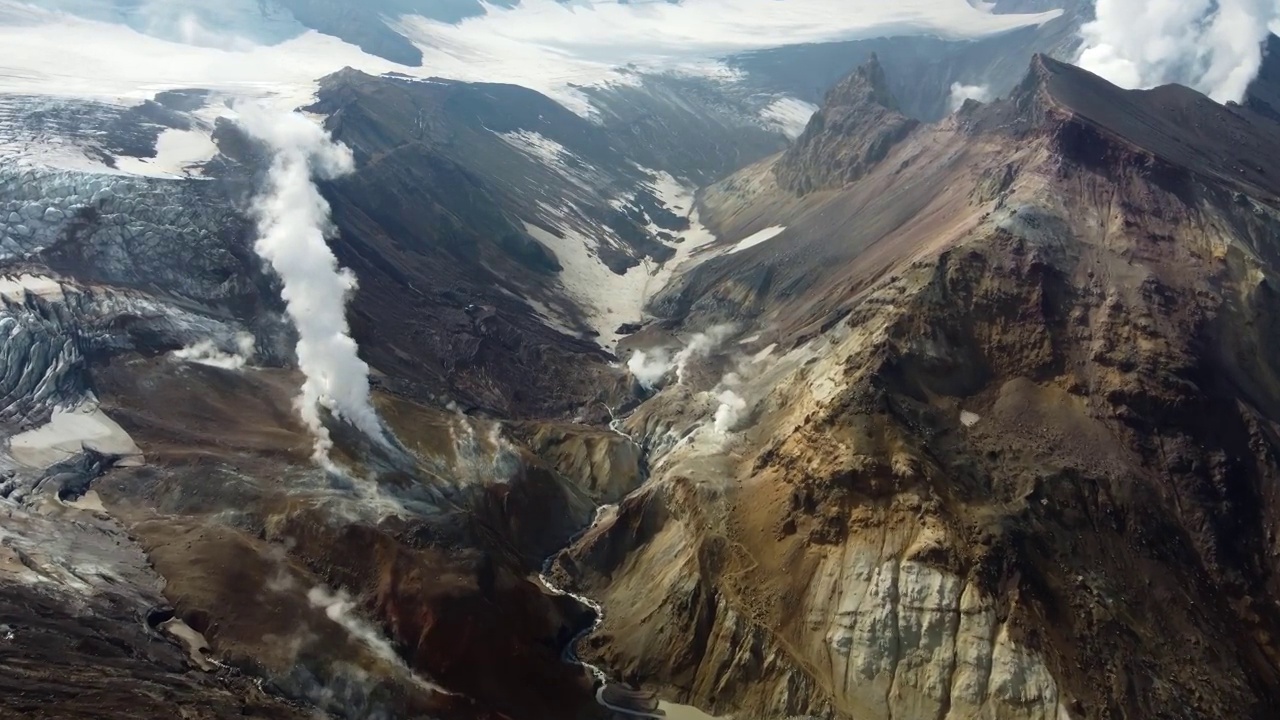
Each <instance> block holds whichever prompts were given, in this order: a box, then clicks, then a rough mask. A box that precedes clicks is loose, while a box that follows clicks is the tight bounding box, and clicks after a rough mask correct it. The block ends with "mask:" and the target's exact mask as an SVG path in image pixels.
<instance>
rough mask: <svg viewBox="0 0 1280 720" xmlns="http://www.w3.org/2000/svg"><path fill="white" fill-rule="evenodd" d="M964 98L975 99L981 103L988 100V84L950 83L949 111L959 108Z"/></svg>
mask: <svg viewBox="0 0 1280 720" xmlns="http://www.w3.org/2000/svg"><path fill="white" fill-rule="evenodd" d="M966 100H977V101H978V102H983V103H984V102H988V101H990V100H991V87H990V86H988V85H965V84H963V83H951V97H950V99H949V101H948V102H949V104H950V107H951V112H955V111H957V110H959V109H960V108H961V106H963V105H964V103H965V101H966Z"/></svg>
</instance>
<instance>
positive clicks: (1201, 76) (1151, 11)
mask: <svg viewBox="0 0 1280 720" xmlns="http://www.w3.org/2000/svg"><path fill="white" fill-rule="evenodd" d="M1278 24H1280V0H1147V1H1146V2H1134V0H1097V19H1096V20H1094V21H1093V22H1091V23H1088V24H1086V25H1085V26H1084V28H1083V29H1082V30H1081V35H1082V36H1083V38H1084V48H1083V49H1082V51H1081V53H1080V58H1079V60H1078V61H1077V63H1078V64H1079V65H1080V66H1081V67H1083V68H1084V69H1086V70H1089V71H1091V72H1094V73H1097V74H1098V75H1101V76H1102V77H1105V78H1106V79H1108V80H1110V81H1111V82H1113V83H1115V84H1117V85H1120V86H1122V87H1127V88H1151V87H1155V86H1157V85H1164V84H1168V83H1180V84H1183V85H1187V86H1189V87H1192V88H1195V89H1196V90H1199V91H1200V92H1203V93H1205V94H1206V95H1208V96H1209V97H1211V98H1213V99H1214V100H1217V101H1218V102H1227V101H1237V102H1238V101H1240V100H1242V99H1243V98H1244V94H1245V91H1246V90H1248V88H1249V83H1251V82H1252V81H1253V79H1254V78H1255V77H1257V74H1258V69H1259V68H1260V67H1261V65H1262V43H1263V41H1265V40H1266V38H1267V35H1268V34H1269V33H1270V32H1271V31H1272V30H1273V29H1274V28H1275V27H1277V25H1278Z"/></svg>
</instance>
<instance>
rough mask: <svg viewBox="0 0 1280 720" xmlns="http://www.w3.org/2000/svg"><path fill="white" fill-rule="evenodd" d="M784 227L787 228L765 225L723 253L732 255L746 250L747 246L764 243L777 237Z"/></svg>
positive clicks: (751, 246) (784, 229)
mask: <svg viewBox="0 0 1280 720" xmlns="http://www.w3.org/2000/svg"><path fill="white" fill-rule="evenodd" d="M786 229H787V228H786V227H784V226H782V225H774V226H773V227H767V228H765V229H763V230H761V231H760V232H757V233H754V234H753V235H750V236H749V237H746V238H743V239H742V240H739V241H738V244H737V245H734V246H733V247H732V248H730V249H729V251H728V252H727V253H725V254H726V255H733V254H734V253H740V252H742V251H743V250H746V249H747V248H753V247H755V246H757V245H760V244H762V243H766V242H768V241H770V240H772V239H774V238H776V237H778V236H779V235H781V234H782V233H783V232H785V231H786Z"/></svg>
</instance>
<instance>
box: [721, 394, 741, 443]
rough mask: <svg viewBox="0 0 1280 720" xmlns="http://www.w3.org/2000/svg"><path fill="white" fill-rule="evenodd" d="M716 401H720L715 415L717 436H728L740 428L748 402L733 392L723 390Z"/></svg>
mask: <svg viewBox="0 0 1280 720" xmlns="http://www.w3.org/2000/svg"><path fill="white" fill-rule="evenodd" d="M716 399H717V400H719V401H720V407H718V408H716V415H715V429H716V434H717V435H728V434H729V433H730V432H732V431H733V429H734V428H736V427H738V422H739V421H740V420H741V419H742V413H743V411H744V410H746V409H747V401H746V400H744V399H743V398H742V396H741V395H739V394H738V393H736V392H734V391H732V390H722V391H721V392H720V395H719V396H718V397H717V398H716Z"/></svg>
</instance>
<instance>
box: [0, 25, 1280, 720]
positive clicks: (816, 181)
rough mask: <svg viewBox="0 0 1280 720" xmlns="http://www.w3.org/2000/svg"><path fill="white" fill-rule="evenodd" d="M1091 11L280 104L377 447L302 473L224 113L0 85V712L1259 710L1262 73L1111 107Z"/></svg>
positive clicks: (1271, 652)
mask: <svg viewBox="0 0 1280 720" xmlns="http://www.w3.org/2000/svg"><path fill="white" fill-rule="evenodd" d="M106 5H109V6H110V7H112V8H117V6H119V7H118V8H117V9H119V10H120V12H125V11H126V10H129V11H130V12H132V10H130V8H131V7H132V6H131V5H129V4H126V3H115V4H112V3H107V4H106ZM424 5H425V4H424V3H422V2H419V1H418V0H381V2H379V3H374V4H369V5H368V6H367V7H366V6H361V7H359V8H355V7H353V6H351V5H350V4H349V3H342V2H329V1H327V0H288V2H284V0H281V2H279V3H268V4H266V5H264V6H263V7H264V9H265V10H269V11H271V12H277V11H280V12H283V10H281V8H284V9H288V10H289V12H290V13H291V17H292V18H293V19H294V20H296V21H298V23H297V26H296V27H295V26H294V25H293V24H289V25H288V27H284V26H281V27H276V26H275V25H270V26H269V27H266V28H265V30H263V28H262V27H259V28H258V29H259V30H263V31H266V30H272V31H280V32H283V33H286V34H288V33H296V32H300V31H301V30H300V28H314V29H318V30H321V31H323V32H327V33H336V34H339V35H341V36H342V37H343V38H344V39H346V40H348V41H350V42H352V43H354V44H357V45H359V46H360V47H362V48H364V49H365V51H367V52H369V53H372V54H376V55H379V56H382V57H387V58H391V59H398V60H397V61H403V62H414V58H415V57H418V58H420V57H421V52H422V48H421V47H419V46H417V45H414V44H413V43H410V42H408V40H406V38H405V36H403V35H402V34H400V33H399V32H398V31H395V30H394V29H393V28H391V26H389V25H387V24H386V23H385V22H383V21H382V19H381V17H380V16H379V14H378V13H380V12H400V11H403V12H409V11H413V12H420V11H423V7H420V6H424ZM1053 5H1058V3H1054V4H1050V3H1045V2H1041V1H1040V0H1025V1H1024V2H1002V3H998V6H997V8H996V10H997V11H1008V12H1038V11H1043V10H1047V9H1051V7H1052V6H1053ZM228 7H231V6H228ZM1087 7H1088V3H1083V2H1069V3H1065V10H1066V12H1065V13H1064V14H1063V16H1062V17H1061V18H1058V19H1056V20H1054V21H1051V22H1047V23H1045V24H1044V25H1042V26H1039V27H1035V28H1026V29H1023V30H1019V31H1015V32H1011V33H1007V34H1004V35H1000V36H996V37H989V38H986V39H983V40H979V41H957V40H942V39H936V38H889V39H877V40H863V41H856V42H851V43H831V44H823V45H814V46H801V47H792V48H783V49H778V50H771V51H765V52H759V53H752V54H747V55H740V56H736V57H733V58H728V59H727V60H726V62H727V63H729V65H731V66H733V67H734V68H736V69H737V71H740V72H741V73H742V75H741V76H740V77H734V78H732V79H731V80H725V81H723V82H722V81H719V80H715V81H712V80H708V79H707V78H705V77H702V78H699V77H695V76H690V75H687V74H680V73H667V74H646V73H642V72H639V71H635V72H634V75H633V76H632V77H631V78H630V80H631V82H627V83H618V84H612V85H609V84H605V85H598V86H590V87H583V88H579V91H580V92H581V94H582V96H583V97H585V98H587V100H589V102H590V104H591V105H592V108H593V109H594V111H595V114H594V115H593V116H591V117H584V116H583V115H581V114H577V113H575V112H571V111H570V110H569V109H567V108H566V107H564V106H562V105H560V104H559V103H557V102H556V101H554V100H552V99H551V98H549V97H547V96H544V95H542V94H540V93H537V92H534V91H532V90H529V89H526V88H522V87H517V86H513V85H502V84H493V83H468V82H459V81H455V80H447V79H439V78H433V79H423V78H416V77H408V76H404V75H400V74H396V73H388V74H384V75H380V76H374V75H369V74H365V73H362V72H359V71H357V70H353V69H347V70H343V71H341V72H338V73H335V74H333V75H330V76H328V77H326V78H324V79H323V80H321V81H319V83H318V85H317V86H316V87H317V92H316V94H315V97H314V98H311V99H310V100H309V101H308V104H307V106H306V107H305V111H306V112H307V113H309V114H310V115H311V116H312V117H313V118H314V119H315V120H316V121H317V122H321V123H323V125H324V127H325V129H326V130H327V131H328V132H329V133H330V134H331V135H332V137H333V138H334V139H335V140H337V141H339V142H341V143H343V144H345V145H346V146H347V147H349V148H350V149H351V150H352V153H353V156H354V172H352V173H351V174H349V175H346V176H344V177H341V178H338V179H334V180H328V181H325V182H323V183H321V185H320V190H321V192H322V193H323V196H324V198H325V200H326V201H327V202H328V204H329V206H330V208H331V209H332V220H333V225H334V228H333V233H332V237H331V238H330V245H331V247H332V249H333V251H334V253H335V255H336V256H337V259H338V260H339V262H340V263H341V265H342V266H344V267H347V268H350V269H351V270H352V271H353V272H354V274H355V275H356V277H358V279H359V288H358V291H356V292H355V293H354V294H353V296H352V298H351V304H350V308H349V310H350V312H349V316H350V324H351V329H352V334H353V335H354V339H355V341H356V342H357V344H358V346H359V348H360V353H361V357H362V358H363V359H364V360H365V361H366V362H367V363H368V364H369V366H370V368H371V381H372V385H373V388H374V389H373V402H374V405H375V407H376V410H377V412H378V415H379V417H380V419H381V421H382V422H383V423H384V425H385V429H386V431H387V435H386V437H384V438H383V439H381V440H379V439H377V438H373V437H369V436H366V435H365V434H362V433H361V432H359V431H357V430H356V429H355V428H354V427H353V426H351V425H348V424H346V423H344V422H342V421H341V420H340V419H337V418H333V417H327V418H325V420H326V423H327V428H328V430H329V432H330V433H331V434H332V436H333V439H334V443H335V447H334V450H333V453H332V456H331V458H330V462H329V463H320V462H317V461H316V459H315V457H314V456H313V442H314V438H313V437H312V434H311V431H310V430H309V429H308V428H307V427H305V425H304V424H303V423H302V421H301V419H300V418H299V416H298V412H297V407H296V404H295V403H296V401H297V395H298V388H299V387H300V386H301V384H302V382H303V378H302V374H301V372H300V371H299V370H298V369H297V362H296V359H295V357H294V355H295V353H294V347H293V345H294V342H295V341H296V339H297V338H296V337H295V330H294V328H293V327H292V326H291V324H290V322H289V320H288V319H287V317H286V315H285V313H284V301H283V300H282V299H281V287H280V283H279V281H278V280H277V279H275V278H274V277H273V276H272V275H271V274H270V273H269V272H268V270H267V268H265V267H264V266H263V263H262V261H261V260H260V259H259V258H258V256H257V255H256V254H255V252H254V248H253V244H254V239H255V235H256V230H255V228H254V227H253V212H252V207H253V198H254V197H255V195H256V194H257V193H258V192H260V189H261V187H262V186H263V182H264V174H265V173H266V172H267V168H268V165H269V162H270V159H269V157H268V155H267V150H266V148H264V147H262V146H261V145H259V144H258V143H257V142H256V141H255V140H252V139H251V137H250V136H249V135H247V134H246V133H245V132H244V129H243V128H242V127H241V125H240V124H238V123H237V122H236V120H235V117H234V113H232V114H231V115H226V114H224V113H223V111H222V109H220V104H221V103H223V102H224V100H225V97H223V96H222V95H220V94H219V93H218V92H213V91H209V90H205V89H199V88H192V89H185V90H179V91H166V92H158V93H155V94H154V95H153V96H151V97H150V99H149V100H148V101H146V102H142V103H140V104H135V105H133V106H128V107H126V106H123V105H120V104H113V103H111V102H105V101H103V102H98V101H86V100H77V99H70V98H46V97H37V96H28V95H21V96H18V95H11V94H9V95H2V96H0V151H2V152H3V153H4V156H3V157H2V158H0V337H4V338H5V342H4V343H3V344H0V512H3V513H4V518H5V520H4V522H3V523H0V670H2V671H3V672H2V673H0V674H2V675H3V680H0V687H2V688H3V690H4V692H3V693H0V715H4V716H6V717H8V716H14V717H33V718H51V719H52V718H69V717H102V718H130V719H131V720H133V719H136V718H159V717H166V718H167V717H172V716H173V715H175V714H177V715H180V716H182V717H194V718H229V717H236V716H240V717H246V716H248V717H263V718H282V719H283V718H302V717H308V718H312V717H317V716H330V717H335V718H379V717H385V718H393V717H394V718H401V717H414V718H417V717H437V718H459V719H467V718H476V719H477V720H479V719H481V718H484V719H490V718H492V719H498V718H501V719H505V720H523V719H525V718H528V719H529V720H546V719H548V718H583V719H584V720H585V719H588V718H602V719H603V718H606V717H610V716H611V715H616V714H619V713H618V712H617V711H615V710H613V709H611V708H607V707H605V706H606V705H608V704H610V703H614V702H618V703H624V704H629V705H630V706H632V707H633V708H635V709H639V710H640V711H641V712H640V713H639V714H638V715H637V714H636V713H635V712H633V713H632V714H631V715H630V716H633V717H634V716H646V715H645V713H651V712H652V710H653V708H654V707H655V706H656V705H657V703H656V701H655V700H653V699H652V698H651V697H650V694H651V693H652V694H656V695H657V696H659V697H661V698H662V699H663V700H664V701H666V702H668V703H669V702H676V703H683V704H685V705H686V706H692V707H696V708H700V709H701V710H705V711H706V712H709V713H713V714H715V715H716V716H717V717H725V718H727V717H733V718H738V719H739V720H751V719H755V718H761V719H770V720H771V719H773V718H778V719H779V720H781V719H782V718H788V719H790V718H825V719H830V720H845V719H852V718H858V719H859V720H861V719H862V718H886V719H888V718H907V719H911V720H914V719H916V718H926V717H927V718H949V719H958V718H999V719H1006V718H1007V719H1010V720H1013V719H1017V720H1022V719H1024V718H1037V719H1044V720H1066V719H1068V718H1071V719H1079V718H1166V717H1167V718H1222V717H1230V718H1259V719H1262V718H1271V717H1273V716H1274V714H1275V712H1274V708H1276V707H1280V650H1278V649H1277V644H1276V640H1275V638H1276V636H1277V635H1276V634H1277V632H1280V610H1277V608H1278V607H1280V605H1278V604H1277V601H1278V600H1280V584H1278V581H1277V578H1276V570H1277V557H1278V556H1280V546H1277V542H1280V541H1278V540H1277V530H1280V528H1278V527H1277V524H1278V523H1280V507H1278V506H1277V503H1278V502H1280V497H1278V496H1277V489H1276V488H1277V478H1278V475H1280V467H1278V466H1277V462H1278V460H1277V457H1278V456H1277V451H1278V450H1280V447H1278V446H1277V442H1280V434H1278V433H1280V425H1277V423H1278V422H1280V369H1278V368H1277V367H1276V362H1275V358H1276V357H1277V353H1276V348H1274V347H1273V345H1274V343H1275V342H1276V341H1275V339H1274V338H1276V337H1278V336H1280V335H1278V334H1277V330H1280V328H1277V327H1276V324H1277V304H1276V298H1275V297H1274V288H1275V284H1276V282H1277V276H1276V273H1277V270H1278V268H1277V263H1280V248H1277V247H1276V237H1277V231H1278V230H1280V180H1276V179H1275V178H1274V177H1273V174H1274V171H1273V167H1274V165H1275V164H1276V161H1277V160H1280V123H1277V118H1280V115H1278V114H1277V112H1276V109H1275V106H1276V104H1277V100H1276V98H1277V97H1280V93H1278V92H1277V88H1278V87H1280V85H1278V84H1277V83H1280V73H1277V70H1276V67H1275V55H1274V53H1273V54H1272V55H1270V56H1268V59H1267V63H1266V64H1265V67H1264V69H1263V72H1262V74H1261V75H1260V77H1259V78H1258V80H1257V81H1256V82H1255V83H1254V86H1253V87H1252V89H1251V92H1250V96H1249V97H1248V98H1247V99H1246V101H1245V102H1244V103H1243V104H1241V105H1230V106H1220V105H1217V104H1215V103H1213V102H1211V101H1209V100H1208V99H1206V98H1205V97H1203V96H1200V95H1198V94H1196V93H1194V92H1192V91H1190V90H1187V89H1185V88H1180V87H1165V88H1158V89H1156V90H1152V91H1148V92H1127V91H1122V90H1120V89H1118V88H1115V87H1112V86H1110V85H1108V84H1107V83H1106V82H1104V81H1102V80H1101V79H1099V78H1096V77H1093V76H1091V75H1089V74H1087V73H1084V72H1083V71H1080V70H1078V69H1076V68H1073V67H1071V66H1069V65H1065V64H1062V63H1060V62H1058V61H1055V60H1053V59H1051V57H1050V56H1051V55H1058V56H1063V55H1066V54H1068V53H1070V50H1071V47H1072V43H1073V42H1074V38H1075V37H1076V35H1075V33H1076V30H1077V29H1078V27H1079V23H1080V22H1081V21H1082V19H1083V15H1084V13H1085V11H1086V10H1087ZM121 8H122V9H121ZM478 8H479V6H478V4H474V3H471V2H470V0H465V1H463V0H460V1H459V2H451V3H444V4H437V5H432V8H431V9H432V11H433V12H436V13H437V14H439V15H441V16H442V17H444V16H447V17H461V16H463V15H468V14H472V13H476V12H477V11H478ZM232 9H234V8H232ZM228 12H230V11H228ZM125 14H126V15H128V13H125ZM129 17H130V18H132V17H133V16H132V15H130V16H129ZM201 17H204V16H201ZM131 21H132V20H131ZM255 27H257V26H255ZM273 28H274V30H273ZM1273 40H1274V39H1273ZM1034 52H1041V53H1047V55H1036V56H1035V57H1034V58H1033V57H1032V54H1033V53H1034ZM415 53H417V55H415ZM864 59H869V62H867V63H866V64H865V65H862V66H861V67H858V68H856V69H853V68H852V66H853V65H854V64H855V63H859V62H862V61H863V60H864ZM1028 64H1029V69H1028ZM850 70H853V72H852V73H850V72H849V71H850ZM956 83H959V84H961V85H968V86H973V87H979V86H981V89H982V92H981V93H978V94H981V95H983V96H984V97H990V98H997V97H998V96H1003V97H1002V99H993V100H992V101H991V102H989V103H986V104H983V103H980V102H976V101H974V100H970V101H968V102H965V103H963V105H961V106H959V107H958V109H957V111H956V112H954V113H953V112H952V102H953V100H955V99H956V98H957V97H958V96H957V95H956V94H955V93H954V92H952V86H953V84H956ZM971 89H972V88H971ZM962 94H963V93H962ZM970 94H972V93H970ZM788 99H790V100H794V101H795V102H797V103H800V104H799V105H790V104H787V103H786V102H783V101H785V100H788ZM800 101H807V102H814V103H817V102H822V103H823V106H822V107H821V109H820V110H819V111H818V112H817V113H816V114H815V115H814V116H813V117H812V119H810V120H809V121H808V124H807V126H806V127H805V128H804V130H803V132H798V130H799V128H796V127H792V125H793V124H794V120H795V118H796V117H797V116H798V115H801V114H803V115H806V116H807V114H808V113H807V109H806V107H805V106H804V105H803V103H802V102H800ZM779 103H782V104H781V105H779ZM215 118H216V119H215ZM788 136H791V137H794V141H793V142H791V141H788ZM193 137H196V138H197V139H198V140H199V141H200V143H198V144H199V145H200V147H199V150H200V152H201V153H204V156H203V157H202V158H201V159H199V160H198V161H194V160H193V161H189V162H183V163H181V164H180V167H175V166H173V165H172V160H173V157H172V156H171V155H170V152H169V151H170V150H172V144H171V143H172V142H174V138H178V139H180V140H182V141H183V142H190V141H191V139H192V138H193ZM205 140H207V141H208V146H207V147H205V146H204V144H203V143H204V141H205ZM184 160H186V158H184ZM72 161H74V162H72ZM698 187H702V188H703V189H702V190H701V191H700V192H698V193H697V201H696V202H695V188H698ZM560 588H566V589H568V590H571V591H573V592H574V593H578V595H570V594H567V593H566V592H564V591H563V590H561V589H560ZM594 602H598V603H599V606H598V607H596V606H595V605H594ZM577 658H582V659H583V660H586V661H587V662H589V663H591V664H592V667H584V666H582V665H580V664H578V663H577V662H576V659H577ZM592 671H594V672H592ZM597 673H598V674H599V675H601V676H603V678H604V680H605V682H604V684H603V687H601V683H600V680H599V678H597V677H595V676H594V675H595V674H597ZM628 685H630V686H632V687H627V686H628ZM663 707H664V708H665V709H666V710H667V711H669V712H670V713H671V716H673V717H675V716H676V713H678V712H683V713H691V712H695V711H694V710H692V709H691V708H690V707H684V708H678V707H675V706H671V705H664V706H663ZM621 714H623V715H625V714H626V713H621ZM679 717H682V718H683V717H686V716H685V715H680V716H679Z"/></svg>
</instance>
